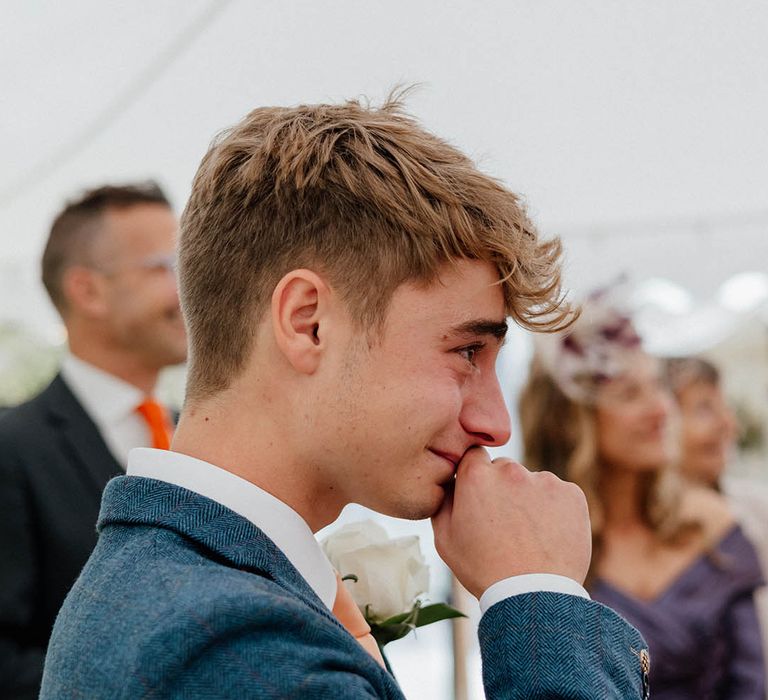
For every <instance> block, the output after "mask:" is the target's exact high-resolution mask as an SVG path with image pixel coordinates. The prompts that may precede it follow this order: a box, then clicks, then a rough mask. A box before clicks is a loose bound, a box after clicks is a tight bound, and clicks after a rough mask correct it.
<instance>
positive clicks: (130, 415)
mask: <svg viewBox="0 0 768 700" xmlns="http://www.w3.org/2000/svg"><path fill="white" fill-rule="evenodd" d="M61 374H62V376H63V377H64V381H65V382H66V383H67V386H68V387H69V388H70V389H71V390H72V393H73V394H74V395H75V398H76V399H77V400H78V401H79V402H80V405H81V406H82V407H83V408H84V409H85V411H86V413H88V415H89V416H90V417H91V420H92V421H93V422H94V423H95V424H96V427H97V428H98V430H99V432H100V433H101V436H102V437H103V438H104V442H105V443H107V447H108V448H109V451H110V452H111V453H112V455H113V457H114V458H115V459H116V460H117V461H118V463H119V464H120V466H121V467H123V468H125V465H126V464H128V453H129V452H130V451H131V450H132V449H133V448H134V447H149V446H150V445H152V435H151V433H150V432H149V427H148V426H147V423H146V421H145V420H144V419H143V418H142V417H141V415H140V414H139V413H138V412H137V411H136V407H137V406H138V405H139V404H140V403H141V402H142V401H143V400H144V398H145V396H144V392H142V391H141V389H139V388H138V387H135V386H133V384H128V382H124V381H123V380H122V379H118V378H117V377H115V376H114V375H112V374H109V373H108V372H105V371H104V370H102V369H99V368H98V367H94V366H93V365H91V364H88V363H87V362H84V361H83V360H81V359H79V358H77V357H75V356H74V355H72V354H71V353H68V354H67V355H66V356H65V357H64V361H63V362H62V364H61Z"/></svg>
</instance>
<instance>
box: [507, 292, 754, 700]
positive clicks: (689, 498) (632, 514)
mask: <svg viewBox="0 0 768 700" xmlns="http://www.w3.org/2000/svg"><path fill="white" fill-rule="evenodd" d="M671 409H672V400H671V396H670V394H669V392H668V389H667V387H666V383H665V378H664V377H663V376H662V368H661V365H660V363H659V362H658V361H657V360H655V359H654V358H652V357H651V356H649V355H648V354H646V353H645V352H644V351H643V350H642V348H641V345H640V338H639V337H638V335H637V333H636V332H635V330H634V328H633V326H632V323H631V320H630V318H629V317H628V316H627V315H626V314H622V313H621V312H620V311H619V310H618V308H617V307H616V306H615V304H614V302H613V301H612V300H611V299H610V296H609V295H608V294H607V293H605V292H603V293H599V294H596V295H593V296H592V297H591V298H590V299H589V300H588V301H587V302H586V303H585V305H584V310H583V313H582V316H581V318H580V319H579V320H578V321H577V322H576V324H575V325H574V327H573V328H571V329H570V330H569V331H568V332H567V333H566V334H561V335H556V336H550V337H549V338H546V339H545V340H544V341H543V342H542V344H541V346H540V347H539V349H538V352H537V355H536V357H535V359H534V362H533V366H532V370H531V374H530V377H529V381H528V383H527V385H526V387H525V388H524V390H523V392H522V394H521V398H520V420H521V424H522V428H523V440H524V448H525V458H524V463H525V464H526V466H528V467H529V468H531V469H545V470H549V471H552V472H554V473H555V474H557V475H558V476H560V477H561V478H563V479H567V480H569V481H573V482H575V483H577V484H578V485H579V486H580V487H581V488H582V489H583V490H584V492H585V493H586V495H587V500H588V502H589V506H590V515H591V519H592V528H593V546H594V549H593V558H592V568H591V570H590V574H589V577H588V579H587V583H586V585H587V589H588V590H589V591H590V594H591V595H592V597H593V598H594V599H596V600H598V601H601V602H603V603H605V604H607V605H609V606H610V607H612V608H613V609H615V610H617V611H618V612H619V613H620V614H622V615H623V616H624V617H625V618H626V619H628V620H629V621H630V622H631V623H632V624H634V625H635V626H636V627H637V628H638V629H639V630H640V631H641V632H642V633H643V635H644V636H645V637H646V639H647V641H648V643H649V648H650V652H651V669H650V677H651V693H652V697H654V698H656V699H657V700H682V699H684V698H685V699H689V698H696V699H697V700H699V699H703V698H717V699H726V698H728V699H731V700H736V699H738V700H747V699H750V700H758V699H759V700H763V699H764V698H765V671H764V664H763V655H762V644H761V639H760V630H759V625H758V620H757V614H756V609H755V603H754V593H755V591H756V590H757V589H758V588H760V587H761V586H762V584H763V579H762V573H761V571H760V566H759V564H758V560H757V556H756V554H755V550H754V548H753V546H752V544H751V543H750V542H749V540H747V539H746V538H745V536H744V534H743V533H742V531H741V528H740V527H739V526H738V525H737V524H736V522H735V520H734V518H733V516H732V514H731V511H730V509H729V508H728V505H727V504H726V502H725V500H724V499H723V498H722V497H721V496H720V495H719V494H718V493H716V492H714V491H712V490H709V489H705V488H702V487H699V486H692V485H689V484H687V483H684V482H683V481H682V480H681V479H679V478H678V477H677V474H676V471H675V470H674V469H672V468H670V466H669V465H670V464H671V463H672V462H673V461H674V458H675V456H676V455H675V449H674V448H675V441H674V437H673V434H672V431H671V429H670V428H671V426H670V416H671Z"/></svg>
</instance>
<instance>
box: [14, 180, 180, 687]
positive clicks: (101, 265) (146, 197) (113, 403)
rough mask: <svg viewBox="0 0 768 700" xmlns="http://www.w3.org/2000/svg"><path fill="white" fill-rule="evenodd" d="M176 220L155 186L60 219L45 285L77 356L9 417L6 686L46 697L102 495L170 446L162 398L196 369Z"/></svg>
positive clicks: (76, 206)
mask: <svg viewBox="0 0 768 700" xmlns="http://www.w3.org/2000/svg"><path fill="white" fill-rule="evenodd" d="M177 228H178V223H177V219H176V217H175V215H174V213H173V211H172V210H171V206H170V204H169V202H168V200H167V198H166V197H165V195H164V194H163V192H162V191H161V190H160V189H159V187H157V185H155V184H154V183H146V184H138V185H128V186H104V187H100V188H98V189H95V190H91V191H89V192H87V193H86V194H85V195H83V196H82V197H81V198H80V199H79V200H77V201H74V202H72V203H70V204H69V205H67V206H66V208H65V209H64V210H63V211H62V212H61V213H60V214H59V215H58V216H57V217H56V219H55V221H54V223H53V226H52V228H51V232H50V236H49V238H48V242H47V244H46V247H45V252H44V254H43V260H42V279H43V283H44V285H45V287H46V289H47V291H48V294H49V295H50V298H51V301H52V302H53V304H54V305H55V306H56V308H57V310H58V311H59V313H60V314H61V317H62V320H63V322H64V325H65V326H66V329H67V334H68V346H69V351H68V353H67V354H66V356H65V358H64V360H63V362H62V365H61V370H60V372H59V374H58V375H57V376H56V377H55V378H54V380H53V381H52V382H51V384H50V385H49V386H48V387H47V388H46V389H45V390H44V391H43V392H42V393H41V394H40V395H38V396H37V397H35V398H34V399H32V400H31V401H29V402H28V403H25V404H23V405H21V406H18V407H16V408H14V409H11V410H9V411H6V412H5V413H3V415H2V417H1V418H0V557H2V566H0V688H3V690H4V692H3V697H12V698H36V697H37V694H38V691H39V684H40V677H41V673H42V667H43V658H44V656H45V650H46V646H47V643H48V637H49V635H50V631H51V628H52V626H53V622H54V620H55V617H56V614H57V612H58V610H59V607H60V606H61V603H62V601H63V600H64V596H65V595H66V593H67V591H68V590H69V588H70V587H71V585H72V583H73V582H74V581H75V579H76V578H77V575H78V574H79V572H80V569H81V568H82V566H83V564H84V563H85V561H86V559H87V558H88V556H89V554H90V552H91V550H92V549H93V547H94V545H95V544H96V530H95V524H96V518H97V516H98V511H99V505H100V502H101V492H102V490H103V488H104V486H105V484H106V483H107V481H109V479H111V478H112V477H113V476H116V475H118V474H121V473H123V472H124V470H125V464H126V462H127V456H128V451H129V450H130V449H131V448H133V447H159V448H167V447H168V444H169V439H170V432H171V425H172V424H171V421H170V420H169V418H168V414H167V411H166V410H165V409H164V407H163V406H161V405H160V404H158V403H157V401H156V400H155V399H154V398H153V394H154V388H155V384H156V382H157V378H158V374H159V372H160V370H161V369H163V368H164V367H166V366H169V365H174V364H178V363H181V362H183V361H184V360H185V359H186V336H185V332H184V326H183V323H182V318H181V314H180V311H179V303H178V296H177V291H176V280H175V272H174V270H175V242H176V232H177Z"/></svg>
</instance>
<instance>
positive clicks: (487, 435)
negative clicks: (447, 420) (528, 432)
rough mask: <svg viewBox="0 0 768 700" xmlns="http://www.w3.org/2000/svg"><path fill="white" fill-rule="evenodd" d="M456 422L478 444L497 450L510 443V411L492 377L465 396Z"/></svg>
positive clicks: (494, 378)
mask: <svg viewBox="0 0 768 700" xmlns="http://www.w3.org/2000/svg"><path fill="white" fill-rule="evenodd" d="M459 420H460V422H461V425H462V427H463V428H464V430H465V431H466V432H467V433H469V434H470V435H472V437H473V438H474V440H475V442H476V444H478V445H483V446H485V447H500V446H501V445H505V444H506V443H507V442H509V438H510V435H511V427H510V421H509V411H507V405H506V403H505V402H504V395H503V394H502V392H501V387H500V386H499V381H498V379H497V378H496V377H495V376H494V377H493V379H492V380H491V379H489V380H488V381H486V382H484V383H483V384H482V385H481V386H479V387H477V388H476V389H475V390H474V391H472V392H471V394H469V395H468V396H467V397H466V399H465V401H464V406H463V409H462V412H461V416H460V418H459Z"/></svg>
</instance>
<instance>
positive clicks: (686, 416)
mask: <svg viewBox="0 0 768 700" xmlns="http://www.w3.org/2000/svg"><path fill="white" fill-rule="evenodd" d="M666 370H667V376H668V378H669V384H670V387H671V388H672V391H673V393H674V396H675V400H676V401H677V404H678V408H679V416H680V445H681V454H680V468H681V473H682V474H683V476H684V477H685V478H686V479H687V480H689V481H690V482H692V483H695V484H700V485H702V486H705V487H707V488H711V489H713V490H715V491H718V492H720V493H722V494H723V495H724V496H725V499H726V500H727V501H728V504H729V506H730V508H731V511H732V512H733V514H734V517H735V518H736V520H737V521H738V522H739V524H740V525H741V527H742V529H743V530H744V533H745V534H746V535H747V537H748V538H749V539H750V541H751V542H752V544H753V545H754V546H755V549H756V550H757V554H758V557H759V558H760V562H761V564H762V568H763V573H764V574H766V572H768V484H766V482H760V481H756V480H754V479H749V478H744V477H737V476H733V475H729V474H728V473H727V470H726V467H727V464H728V460H729V459H730V458H731V457H732V456H733V454H734V452H735V450H734V443H735V440H736V436H737V424H736V418H735V416H734V414H733V411H732V410H731V408H730V406H728V403H727V401H726V399H725V396H724V394H723V390H722V386H721V380H720V372H719V370H718V369H717V367H716V366H715V365H714V364H712V363H711V362H709V361H708V360H705V359H703V358H700V357H680V358H673V359H670V360H667V362H666ZM757 606H758V612H759V617H760V623H761V627H762V631H763V651H764V652H766V654H765V656H766V663H768V590H767V589H765V588H763V589H762V590H761V591H760V593H759V595H758V597H757Z"/></svg>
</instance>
